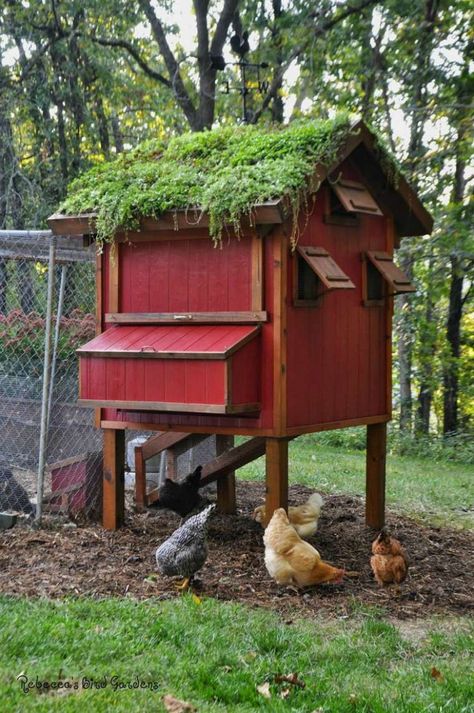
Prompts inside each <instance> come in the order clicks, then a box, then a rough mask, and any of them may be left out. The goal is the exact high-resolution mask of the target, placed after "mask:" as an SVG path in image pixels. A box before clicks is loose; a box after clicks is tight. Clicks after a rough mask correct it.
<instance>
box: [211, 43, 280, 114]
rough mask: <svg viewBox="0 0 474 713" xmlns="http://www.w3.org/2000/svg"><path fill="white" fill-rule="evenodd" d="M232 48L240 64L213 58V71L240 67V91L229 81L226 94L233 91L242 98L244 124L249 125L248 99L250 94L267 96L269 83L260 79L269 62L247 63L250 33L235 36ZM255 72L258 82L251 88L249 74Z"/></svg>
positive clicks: (226, 83) (222, 58)
mask: <svg viewBox="0 0 474 713" xmlns="http://www.w3.org/2000/svg"><path fill="white" fill-rule="evenodd" d="M230 46H231V49H232V51H233V52H234V53H235V54H237V55H238V56H239V57H240V59H239V61H238V62H226V61H225V60H224V57H222V55H214V56H211V65H212V67H213V69H216V70H218V71H222V70H224V69H225V68H226V67H227V66H233V67H239V69H240V87H239V88H238V89H232V87H231V86H230V82H229V81H228V80H227V81H226V82H225V90H224V94H230V93H231V92H232V91H237V92H239V94H240V96H241V97H242V118H241V121H242V123H243V124H248V123H249V122H250V121H251V118H252V117H251V113H250V112H249V108H248V105H247V97H248V95H249V94H253V93H255V92H257V93H258V94H260V95H263V94H265V92H266V91H267V90H268V86H269V83H268V82H267V81H263V80H262V79H261V77H260V70H261V69H267V67H268V66H269V65H268V63H267V62H259V63H254V62H247V60H246V59H245V55H246V54H248V52H249V51H250V45H249V33H248V32H247V31H245V32H242V34H241V35H239V34H237V33H236V34H235V35H232V37H231V38H230ZM249 70H250V71H252V70H253V71H255V70H256V73H257V82H256V84H255V83H254V84H253V85H250V86H249V82H248V72H249Z"/></svg>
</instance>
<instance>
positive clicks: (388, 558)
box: [370, 530, 408, 585]
mask: <svg viewBox="0 0 474 713" xmlns="http://www.w3.org/2000/svg"><path fill="white" fill-rule="evenodd" d="M372 555H373V556H372V557H371V558H370V566H371V567H372V570H373V573H374V576H375V579H376V580H377V582H378V583H379V584H381V585H385V584H391V583H392V582H396V583H397V584H400V583H401V582H403V580H404V579H405V577H406V576H407V571H408V559H407V556H406V552H405V550H404V549H403V547H402V546H401V544H400V542H399V541H398V540H396V539H395V538H394V537H390V535H389V534H388V533H387V532H386V530H382V532H381V533H380V535H379V536H378V537H377V539H376V540H374V541H373V542H372Z"/></svg>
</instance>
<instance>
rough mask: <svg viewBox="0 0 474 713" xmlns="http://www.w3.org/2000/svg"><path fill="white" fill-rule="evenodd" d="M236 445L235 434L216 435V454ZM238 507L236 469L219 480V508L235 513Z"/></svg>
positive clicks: (220, 510) (222, 510) (224, 511)
mask: <svg viewBox="0 0 474 713" xmlns="http://www.w3.org/2000/svg"><path fill="white" fill-rule="evenodd" d="M233 447H234V436H220V435H216V456H220V455H221V454H222V453H226V452H227V451H228V450H230V449H231V448H233ZM235 509H236V500H235V471H232V472H231V473H227V475H224V476H223V477H222V478H219V479H218V481H217V510H218V511H219V512H222V513H227V514H228V515H233V514H234V513H235Z"/></svg>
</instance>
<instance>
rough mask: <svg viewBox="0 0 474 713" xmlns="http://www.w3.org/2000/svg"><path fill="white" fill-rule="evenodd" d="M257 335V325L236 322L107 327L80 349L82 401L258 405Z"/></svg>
mask: <svg viewBox="0 0 474 713" xmlns="http://www.w3.org/2000/svg"><path fill="white" fill-rule="evenodd" d="M258 336H259V328H258V327H253V326H242V325H179V326H178V325H176V326H175V325H168V326H161V327H160V326H133V327H132V326H116V327H113V328H111V329H108V330H106V331H105V332H104V333H103V334H100V335H99V336H98V337H96V338H95V339H93V340H92V341H90V342H89V343H88V344H85V345H84V346H83V347H82V348H81V349H79V350H78V353H79V357H80V401H81V403H83V404H89V405H101V406H112V407H115V408H121V409H133V410H135V409H136V410H140V411H142V410H143V411H187V412H195V413H218V414H225V413H249V412H255V411H258V409H259V407H260V404H259V372H258V369H257V368H256V365H258V363H259V339H258Z"/></svg>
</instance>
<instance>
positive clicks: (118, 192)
mask: <svg viewBox="0 0 474 713" xmlns="http://www.w3.org/2000/svg"><path fill="white" fill-rule="evenodd" d="M350 127H351V123H350V121H349V118H348V117H347V116H346V115H342V116H338V117H336V118H335V119H333V120H327V121H305V122H298V123H294V124H291V125H289V126H283V127H281V126H273V127H270V128H269V127H267V126H264V127H261V126H238V127H235V126H232V127H229V126H226V127H223V128H217V129H212V130H211V131H205V132H202V133H186V134H182V135H181V136H177V137H175V138H172V139H170V140H169V141H162V140H151V141H148V142H146V143H144V144H141V145H140V146H138V147H137V148H136V149H134V150H133V151H130V152H129V153H124V154H120V155H119V156H118V157H117V158H116V159H115V160H114V161H111V162H109V163H102V164H100V165H97V166H95V167H94V168H92V169H91V170H89V171H88V172H87V173H85V174H83V175H82V176H80V177H79V178H77V179H76V180H75V181H74V182H73V183H72V184H71V186H70V188H69V193H68V197H67V198H66V200H65V201H64V203H63V204H62V206H61V208H60V210H61V211H62V212H63V213H67V214H73V215H77V214H81V213H96V214H97V222H96V229H97V238H98V241H99V242H109V241H111V240H112V239H113V236H114V235H115V233H116V232H117V231H118V230H119V229H120V230H135V229H137V228H138V227H139V221H140V218H142V217H147V218H159V217H160V215H162V214H163V213H164V212H165V211H169V210H185V209H189V208H198V209H200V210H202V211H203V212H206V213H208V215H209V221H210V233H211V236H212V237H213V238H214V239H215V240H219V239H220V238H221V235H222V230H223V228H224V226H225V225H231V226H232V227H234V228H235V229H236V231H237V232H239V228H240V221H241V219H242V217H244V216H245V215H250V217H251V214H252V207H253V206H255V205H258V204H262V203H265V202H266V201H270V200H275V199H286V201H287V202H288V203H289V204H290V205H291V207H292V208H293V213H294V215H295V216H296V215H297V214H298V210H299V208H300V206H301V205H304V202H305V201H306V199H307V195H308V191H309V192H312V191H315V190H317V189H318V187H319V186H318V185H314V186H313V185H311V179H312V178H313V176H314V170H315V165H316V164H318V163H319V164H322V165H324V166H330V165H331V164H333V163H334V161H335V160H336V158H337V155H338V152H339V150H340V149H341V147H342V145H343V144H344V142H345V141H346V140H347V138H348V135H349V132H350Z"/></svg>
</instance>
